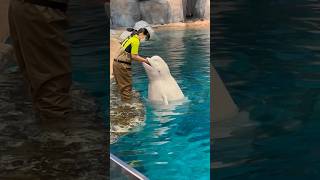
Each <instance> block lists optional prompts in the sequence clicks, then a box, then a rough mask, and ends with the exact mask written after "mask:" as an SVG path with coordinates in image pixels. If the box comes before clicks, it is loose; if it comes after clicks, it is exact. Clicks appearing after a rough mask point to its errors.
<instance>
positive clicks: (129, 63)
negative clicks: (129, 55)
mask: <svg viewBox="0 0 320 180" xmlns="http://www.w3.org/2000/svg"><path fill="white" fill-rule="evenodd" d="M114 61H116V62H119V63H124V64H128V65H131V62H127V61H121V60H118V59H114Z"/></svg>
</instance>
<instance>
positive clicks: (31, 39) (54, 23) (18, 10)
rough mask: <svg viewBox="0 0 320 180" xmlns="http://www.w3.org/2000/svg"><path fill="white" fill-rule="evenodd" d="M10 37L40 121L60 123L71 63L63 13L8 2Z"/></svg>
mask: <svg viewBox="0 0 320 180" xmlns="http://www.w3.org/2000/svg"><path fill="white" fill-rule="evenodd" d="M9 25H10V34H11V37H12V39H13V46H14V50H15V54H16V57H17V61H18V65H19V68H20V70H21V72H22V73H23V75H24V77H25V79H26V81H27V84H28V86H29V90H30V93H31V96H32V99H33V107H34V110H36V111H37V112H38V113H39V115H40V118H41V120H64V119H66V118H67V117H68V115H69V114H70V112H71V109H72V106H71V96H70V94H69V90H70V86H71V62H70V53H69V48H68V46H67V43H66V39H65V34H64V29H65V27H66V25H67V19H66V16H65V14H64V13H63V12H61V11H59V10H56V9H51V8H48V7H44V6H38V5H34V4H30V3H26V2H23V1H20V0H11V3H10V7H9Z"/></svg>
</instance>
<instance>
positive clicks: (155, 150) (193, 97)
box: [111, 30, 210, 180]
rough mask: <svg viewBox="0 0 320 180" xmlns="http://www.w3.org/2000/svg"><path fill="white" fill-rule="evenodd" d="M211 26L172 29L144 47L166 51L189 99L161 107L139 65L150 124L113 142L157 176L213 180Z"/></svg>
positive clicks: (136, 73) (138, 81)
mask: <svg viewBox="0 0 320 180" xmlns="http://www.w3.org/2000/svg"><path fill="white" fill-rule="evenodd" d="M209 33H210V32H209V30H174V31H171V30H166V31H160V32H157V33H156V34H157V40H155V41H151V42H146V44H144V45H143V46H142V48H141V52H140V53H141V54H142V55H144V56H149V57H150V56H153V55H159V56H161V57H162V58H163V59H164V60H165V61H166V62H167V64H168V66H169V68H170V70H171V74H172V76H173V77H174V78H175V79H176V81H177V82H178V84H179V85H180V87H181V89H182V91H183V92H184V94H185V96H186V97H187V98H188V101H186V102H184V103H183V104H181V105H177V106H173V107H170V108H168V109H157V108H156V107H153V106H152V105H151V104H150V103H149V102H148V101H147V87H148V79H147V76H146V73H145V71H144V69H143V67H142V65H141V64H138V63H135V64H134V65H133V77H134V88H135V89H136V90H137V91H138V92H139V93H140V94H141V96H142V98H143V101H144V103H145V105H146V121H145V125H144V126H143V127H141V128H140V129H139V130H138V131H136V132H132V133H130V134H127V135H125V136H123V137H122V138H120V139H119V141H117V142H116V143H115V144H112V145H111V152H112V153H114V154H115V155H116V156H118V157H119V158H120V159H122V160H124V161H126V162H127V163H129V164H131V165H132V166H133V167H135V168H136V169H137V170H139V171H140V172H142V173H143V174H145V175H146V176H147V177H149V178H150V179H151V180H165V179H177V180H178V179H179V180H184V179H186V180H188V179H197V180H202V179H203V180H208V179H210V175H209V174H210V114H209V113H210V109H209V106H210V68H209V62H210V60H209V59H210V57H209V56H210V49H209V42H210V41H209Z"/></svg>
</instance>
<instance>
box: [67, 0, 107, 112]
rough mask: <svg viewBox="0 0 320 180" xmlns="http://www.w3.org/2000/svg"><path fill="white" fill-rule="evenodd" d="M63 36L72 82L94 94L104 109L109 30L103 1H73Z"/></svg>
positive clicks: (105, 104)
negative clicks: (65, 39) (70, 67)
mask: <svg viewBox="0 0 320 180" xmlns="http://www.w3.org/2000/svg"><path fill="white" fill-rule="evenodd" d="M68 18H69V22H70V23H69V27H68V29H67V39H68V41H69V44H70V47H71V61H72V70H73V72H72V75H73V80H74V83H75V84H77V85H78V86H80V87H82V88H83V89H84V90H86V91H87V92H88V93H89V94H90V95H92V96H94V97H95V98H96V100H97V104H98V105H99V106H101V108H103V110H102V111H103V112H106V109H107V104H108V103H106V102H108V101H109V100H108V96H107V94H108V93H107V85H108V84H109V83H108V82H109V78H108V71H107V69H108V67H107V65H108V64H109V62H108V57H109V49H108V47H107V41H108V40H109V33H108V32H107V29H108V24H107V22H108V21H107V19H106V15H105V10H104V4H103V2H98V1H93V2H89V1H82V0H73V1H71V2H70V3H69V9H68Z"/></svg>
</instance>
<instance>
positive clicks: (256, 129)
mask: <svg viewBox="0 0 320 180" xmlns="http://www.w3.org/2000/svg"><path fill="white" fill-rule="evenodd" d="M215 6H216V7H215V8H214V9H216V11H214V14H213V22H215V26H214V29H213V31H214V39H213V44H214V49H215V50H214V61H213V64H214V65H215V67H216V69H217V71H218V72H219V74H220V76H221V78H222V79H223V80H224V81H225V83H226V86H227V88H228V89H229V91H230V93H231V95H232V97H233V98H234V100H235V102H236V104H238V106H239V108H240V110H242V111H244V112H245V111H246V112H248V113H249V114H250V121H249V122H248V123H249V126H245V127H243V124H246V123H245V122H244V123H243V122H242V121H241V120H240V119H235V120H234V121H233V122H230V123H229V124H228V122H223V123H222V124H218V125H216V127H214V131H215V130H216V129H217V128H222V131H225V130H224V127H225V126H226V127H227V129H230V128H233V127H236V129H237V130H236V131H233V133H232V135H231V136H226V137H225V138H221V139H220V138H217V137H214V139H213V140H214V148H213V152H212V165H213V166H212V177H213V178H216V179H228V178H232V179H261V178H262V177H263V178H266V179H270V178H276V179H283V178H284V179H286V178H289V179H305V178H309V179H318V178H319V177H320V174H319V169H320V168H319V162H320V157H319V155H317V154H316V153H314V151H315V150H319V145H318V144H317V143H316V141H317V139H318V138H319V134H318V133H314V132H316V131H317V130H318V128H319V126H320V124H319V121H317V119H319V117H320V114H319V108H320V107H319V105H320V102H319V100H320V80H319V79H320V78H319V77H320V76H319V69H320V66H319V48H317V47H320V41H319V40H320V36H319V35H320V34H319V32H320V29H319V18H320V12H319V11H318V10H319V3H317V2H315V1H311V0H309V1H308V0H301V1H294V2H293V1H289V0H281V1H278V0H272V1H259V2H258V1H250V0H245V1H240V0H239V1H223V2H219V1H216V3H215ZM226 131H228V130H226ZM240 164H241V166H240Z"/></svg>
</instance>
